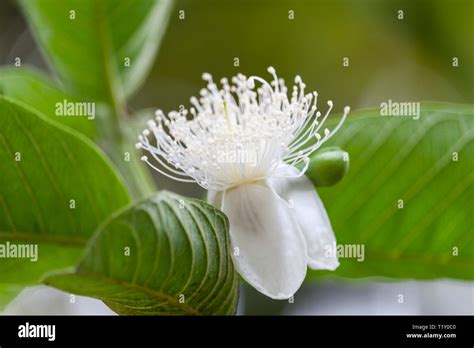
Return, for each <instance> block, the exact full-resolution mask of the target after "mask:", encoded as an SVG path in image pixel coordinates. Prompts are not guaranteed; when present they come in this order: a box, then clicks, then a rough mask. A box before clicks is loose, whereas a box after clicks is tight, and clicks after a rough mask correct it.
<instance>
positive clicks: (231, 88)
mask: <svg viewBox="0 0 474 348" xmlns="http://www.w3.org/2000/svg"><path fill="white" fill-rule="evenodd" d="M268 72H269V73H270V74H271V75H272V76H273V81H271V82H267V81H265V80H264V79H262V78H261V77H258V76H251V77H249V78H247V77H246V76H244V75H242V74H238V75H237V76H235V77H233V78H232V84H229V82H228V80H227V79H225V78H223V79H221V84H222V87H221V88H219V87H218V86H217V85H216V84H215V83H214V82H213V80H212V76H211V75H209V74H207V73H205V74H203V79H204V80H205V81H207V83H208V84H207V88H204V89H202V90H201V91H200V98H199V99H198V98H196V97H192V98H191V100H190V101H191V104H192V105H193V107H191V108H190V109H189V111H188V110H187V109H184V108H182V109H181V110H180V111H179V112H177V111H172V112H170V113H169V114H168V115H167V116H166V115H165V114H164V113H163V112H162V111H161V110H158V111H157V112H156V121H155V120H151V121H149V122H148V126H149V128H148V129H145V130H144V131H143V134H141V135H139V143H138V144H137V148H141V149H143V150H146V151H148V152H149V154H150V155H151V156H152V157H153V158H154V160H155V163H151V162H150V160H149V158H148V157H147V156H143V157H142V160H143V161H145V162H146V163H148V164H149V165H150V166H151V167H152V168H154V169H155V170H157V171H158V172H160V173H161V174H163V175H165V176H167V177H169V178H172V179H174V180H177V181H181V182H196V183H198V184H199V185H200V186H202V187H203V188H205V189H206V190H208V201H209V202H211V203H212V204H213V205H215V206H216V207H218V208H219V209H221V210H222V211H224V212H225V213H226V215H227V216H228V218H229V221H230V237H231V246H232V258H233V261H234V265H235V268H236V269H237V271H238V272H239V273H240V275H241V276H242V277H243V278H244V279H245V280H246V281H247V282H248V283H250V284H251V285H252V286H254V287H255V288H256V289H257V290H259V291H260V292H261V293H263V294H265V295H267V296H269V297H271V298H274V299H286V298H289V297H291V296H293V294H294V293H295V292H296V291H297V290H298V288H299V287H300V286H301V284H302V282H303V280H304V278H305V275H306V268H307V266H309V267H311V268H312V269H326V270H334V269H336V268H337V267H338V265H339V262H338V259H337V257H336V256H334V255H332V254H333V253H331V256H328V255H327V254H328V253H326V247H330V246H332V245H333V243H335V237H334V232H333V230H332V227H331V224H330V222H329V219H328V216H327V213H326V210H325V208H324V206H323V203H322V202H321V199H320V198H319V197H318V194H317V193H316V190H315V188H314V185H313V184H312V183H311V182H310V181H309V180H308V179H307V178H306V177H305V176H304V173H305V171H306V169H307V168H308V164H309V156H310V155H311V154H312V153H313V152H314V151H315V150H317V149H318V148H319V147H320V146H321V145H322V144H323V143H324V142H325V141H327V140H328V139H329V138H330V137H331V136H332V135H333V134H334V133H335V132H336V131H337V130H338V129H339V127H340V126H341V125H342V123H343V121H344V119H345V117H346V116H347V114H348V113H349V107H345V108H344V113H343V116H342V118H341V120H340V122H339V123H338V125H337V126H335V127H334V128H333V129H332V130H329V129H327V128H322V127H323V125H324V122H325V121H326V119H327V117H328V116H329V113H330V111H331V109H332V107H333V103H332V102H331V101H328V103H327V104H328V106H329V108H328V110H327V112H326V113H325V114H324V116H323V115H322V114H321V113H320V112H319V111H318V110H317V93H316V92H313V93H309V94H305V92H304V90H305V84H304V83H303V82H302V80H301V78H300V77H299V76H296V78H295V86H294V87H293V90H292V92H291V96H290V97H288V94H287V88H286V86H285V82H284V80H283V79H279V78H278V77H277V75H276V73H275V69H273V68H272V67H270V68H268ZM255 83H258V84H259V86H258V88H256V86H255ZM321 130H322V131H321ZM320 131H321V132H320ZM320 133H322V135H320ZM150 135H153V137H150ZM149 137H150V138H152V139H153V140H152V141H151V142H150V140H149V139H148V138H149Z"/></svg>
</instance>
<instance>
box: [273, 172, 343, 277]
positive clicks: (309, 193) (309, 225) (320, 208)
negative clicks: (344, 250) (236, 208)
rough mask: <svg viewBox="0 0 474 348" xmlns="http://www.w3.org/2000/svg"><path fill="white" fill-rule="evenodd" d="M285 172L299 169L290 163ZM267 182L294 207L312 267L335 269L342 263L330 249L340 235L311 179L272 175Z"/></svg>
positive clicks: (289, 173)
mask: <svg viewBox="0 0 474 348" xmlns="http://www.w3.org/2000/svg"><path fill="white" fill-rule="evenodd" d="M281 172H284V174H286V175H295V174H297V173H298V170H297V169H296V168H293V167H290V166H287V167H286V168H283V170H282V171H281ZM267 182H268V184H269V185H270V186H271V187H272V188H273V189H274V190H275V192H276V193H277V194H278V195H279V196H280V197H281V198H283V199H285V200H286V201H287V202H288V204H289V205H290V207H291V208H292V212H293V214H294V216H295V219H296V221H297V222H298V224H299V226H300V229H301V232H302V233H303V235H304V237H305V239H306V245H307V247H308V265H309V267H311V268H312V269H326V270H331V271H333V270H335V269H336V268H337V267H338V266H339V261H338V259H337V256H336V255H335V254H336V253H335V252H327V251H328V249H330V250H332V249H333V248H334V245H335V243H336V237H335V236H334V232H333V230H332V227H331V223H330V221H329V217H328V215H327V213H326V209H325V208H324V205H323V202H322V201H321V199H320V198H319V196H318V194H317V192H316V189H315V188H314V185H313V184H312V183H311V181H310V180H309V179H308V178H307V177H306V176H304V175H303V176H301V177H298V178H272V179H268V180H267Z"/></svg>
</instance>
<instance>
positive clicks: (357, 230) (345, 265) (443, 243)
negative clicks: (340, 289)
mask: <svg viewBox="0 0 474 348" xmlns="http://www.w3.org/2000/svg"><path fill="white" fill-rule="evenodd" d="M473 140H474V108H473V107H472V106H464V105H455V104H422V106H421V116H420V119H419V120H414V119H412V118H411V117H381V116H380V115H379V111H378V110H362V111H359V112H354V113H353V114H352V115H350V117H349V119H348V120H347V121H346V123H345V124H344V126H343V127H342V128H341V129H340V131H339V132H338V133H337V134H336V135H335V136H334V138H333V139H332V140H331V141H330V143H331V144H334V145H336V144H337V145H338V146H341V147H342V148H344V150H346V151H347V152H349V153H350V156H351V162H352V163H351V169H350V170H349V171H348V173H347V177H346V178H345V179H344V180H343V181H342V182H341V183H340V184H339V185H337V186H335V187H331V188H328V189H325V188H321V189H318V192H319V193H320V195H321V198H322V200H323V201H324V204H325V205H326V208H327V210H328V213H329V217H330V219H331V222H332V225H333V227H334V231H335V233H336V237H337V241H338V243H340V244H362V245H364V247H365V260H364V261H363V262H358V261H357V260H356V259H355V258H340V261H341V265H340V267H339V268H338V269H337V271H336V272H335V274H337V275H340V276H344V277H366V276H386V277H395V278H437V277H451V278H459V279H474V245H473V243H474V238H473V221H472V208H473V204H472V197H473V195H474V192H473V183H474V181H473V180H474V176H473V175H474V171H473V159H474V141H473ZM456 156H457V157H456ZM319 273H320V272H313V275H314V276H318V275H319ZM331 274H333V273H331Z"/></svg>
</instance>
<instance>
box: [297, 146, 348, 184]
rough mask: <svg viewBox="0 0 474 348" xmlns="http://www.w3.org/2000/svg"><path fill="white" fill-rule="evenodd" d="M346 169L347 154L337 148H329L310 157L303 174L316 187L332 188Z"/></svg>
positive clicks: (344, 173)
mask: <svg viewBox="0 0 474 348" xmlns="http://www.w3.org/2000/svg"><path fill="white" fill-rule="evenodd" d="M348 169H349V154H348V153H347V152H346V151H342V150H341V149H340V148H338V147H337V146H331V147H325V148H324V149H321V150H319V151H317V152H316V153H315V154H314V155H313V156H311V160H310V162H309V166H308V170H307V171H306V173H305V174H306V176H307V177H308V178H309V179H310V180H311V181H312V182H313V184H314V185H315V186H316V187H322V186H333V185H335V184H337V183H338V182H339V181H341V180H342V178H343V177H344V175H346V173H347V170H348Z"/></svg>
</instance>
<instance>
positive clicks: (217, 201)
mask: <svg viewBox="0 0 474 348" xmlns="http://www.w3.org/2000/svg"><path fill="white" fill-rule="evenodd" d="M222 194H223V191H207V202H208V203H209V204H212V205H213V206H214V207H216V208H217V209H221V206H222Z"/></svg>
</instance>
